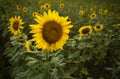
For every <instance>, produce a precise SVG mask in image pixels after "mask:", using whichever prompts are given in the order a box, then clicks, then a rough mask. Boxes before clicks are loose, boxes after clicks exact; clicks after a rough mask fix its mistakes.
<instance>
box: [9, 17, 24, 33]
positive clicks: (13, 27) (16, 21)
mask: <svg viewBox="0 0 120 79" xmlns="http://www.w3.org/2000/svg"><path fill="white" fill-rule="evenodd" d="M9 21H10V26H9V27H8V28H9V31H11V32H12V33H13V34H14V35H17V34H19V33H20V29H23V26H22V25H23V24H24V22H22V19H21V18H20V16H18V17H16V16H15V18H13V17H12V18H10V20H9Z"/></svg>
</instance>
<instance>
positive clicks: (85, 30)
mask: <svg viewBox="0 0 120 79" xmlns="http://www.w3.org/2000/svg"><path fill="white" fill-rule="evenodd" d="M78 32H79V33H80V36H82V35H88V34H90V33H91V32H92V26H90V25H88V26H82V27H81V28H80V29H79V30H78Z"/></svg>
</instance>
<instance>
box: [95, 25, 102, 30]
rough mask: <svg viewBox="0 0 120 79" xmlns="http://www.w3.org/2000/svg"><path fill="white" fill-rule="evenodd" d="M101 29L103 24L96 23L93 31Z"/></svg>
mask: <svg viewBox="0 0 120 79" xmlns="http://www.w3.org/2000/svg"><path fill="white" fill-rule="evenodd" d="M102 29H103V25H102V24H96V25H95V26H94V30H95V31H101V30H102Z"/></svg>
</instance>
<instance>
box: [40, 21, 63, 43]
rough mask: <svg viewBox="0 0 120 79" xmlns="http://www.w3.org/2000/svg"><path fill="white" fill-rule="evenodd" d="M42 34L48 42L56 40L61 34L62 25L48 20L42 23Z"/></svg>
mask: <svg viewBox="0 0 120 79" xmlns="http://www.w3.org/2000/svg"><path fill="white" fill-rule="evenodd" d="M42 36H43V39H45V41H46V42H47V43H49V44H52V43H55V42H57V41H59V40H60V38H61V36H62V26H61V25H60V24H59V23H57V22H55V21H48V22H46V23H45V24H44V25H43V29H42Z"/></svg>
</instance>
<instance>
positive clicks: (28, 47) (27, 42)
mask: <svg viewBox="0 0 120 79" xmlns="http://www.w3.org/2000/svg"><path fill="white" fill-rule="evenodd" d="M25 47H26V50H27V51H28V52H29V51H31V49H30V43H29V41H25Z"/></svg>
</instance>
